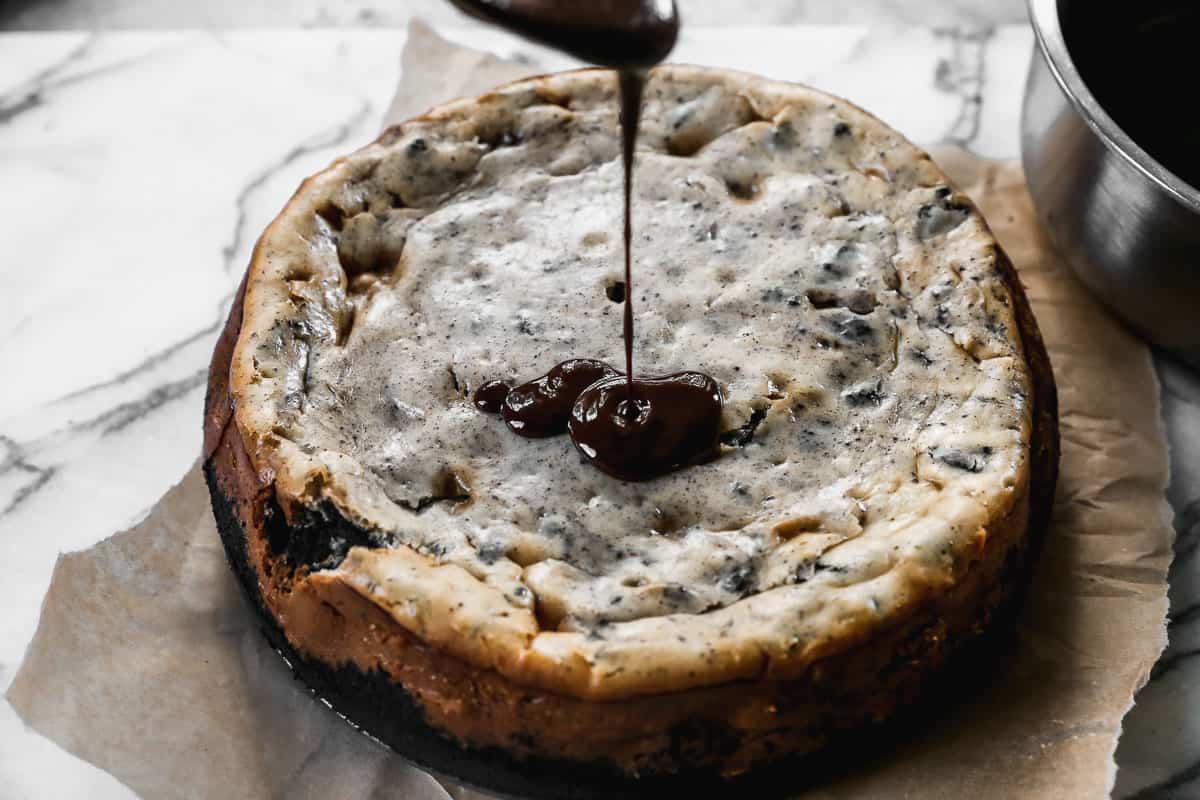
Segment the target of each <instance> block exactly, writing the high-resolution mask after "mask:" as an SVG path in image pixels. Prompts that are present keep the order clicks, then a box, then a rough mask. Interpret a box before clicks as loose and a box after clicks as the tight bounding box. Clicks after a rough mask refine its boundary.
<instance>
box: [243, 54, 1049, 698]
mask: <svg viewBox="0 0 1200 800" xmlns="http://www.w3.org/2000/svg"><path fill="white" fill-rule="evenodd" d="M614 88H615V81H614V80H613V79H612V78H611V76H610V75H609V74H606V73H602V72H590V73H577V74H574V75H569V76H558V77H555V78H550V79H544V80H541V81H536V82H527V83H523V84H517V85H515V86H513V87H510V88H507V89H504V90H501V91H500V92H498V93H497V94H495V95H490V96H487V97H485V98H483V99H481V100H479V101H477V102H475V101H466V102H462V103H459V104H457V105H453V106H450V107H447V108H444V109H442V110H440V111H438V112H435V113H434V114H432V115H431V116H429V117H426V118H423V119H421V120H417V121H415V122H413V123H409V124H407V125H405V126H404V127H403V128H401V129H399V130H396V131H395V132H394V133H393V134H392V135H391V136H390V137H385V140H384V142H383V143H380V144H377V145H373V146H371V147H368V148H366V149H364V150H362V151H360V152H359V153H357V154H355V155H353V156H351V157H350V158H349V159H347V160H346V161H343V162H341V163H340V164H339V165H336V166H335V167H334V168H333V169H332V170H330V171H329V172H326V173H323V174H322V175H321V176H318V177H317V178H315V179H313V181H311V182H310V183H309V184H307V185H306V187H305V188H303V189H302V190H301V192H300V193H299V194H298V195H297V198H296V199H295V200H294V201H293V203H292V204H291V205H290V206H289V209H288V210H287V211H286V212H285V214H284V215H283V216H282V217H281V218H280V221H279V222H277V223H276V224H275V225H273V226H272V228H271V229H270V230H269V231H268V232H267V234H266V235H265V236H264V238H263V240H262V242H260V246H259V250H258V252H257V253H256V259H255V268H254V270H253V271H252V273H251V277H250V283H249V285H248V293H247V312H246V317H245V320H244V327H245V330H244V332H243V336H242V339H241V340H240V343H239V347H238V352H237V355H236V356H235V365H234V373H235V381H234V395H235V399H236V402H237V407H238V412H237V413H238V422H239V426H240V427H241V429H242V431H243V434H244V436H246V438H247V441H249V442H252V443H253V446H252V447H251V457H252V459H254V461H255V464H256V466H257V467H258V468H259V469H260V470H262V469H268V470H271V471H273V472H274V473H275V474H276V476H277V479H276V485H277V489H278V490H279V491H280V492H281V493H282V494H283V495H284V497H285V498H286V497H288V496H289V495H290V496H291V498H292V499H294V500H296V501H298V502H299V504H300V505H302V506H315V505H317V504H319V503H321V502H326V501H327V502H331V503H333V504H334V505H335V506H336V507H337V508H338V509H339V510H340V511H341V512H342V513H343V514H344V515H345V516H347V517H348V518H349V519H351V520H353V521H355V522H357V523H359V524H361V525H363V526H365V527H369V528H371V529H374V530H377V531H378V532H380V534H381V541H385V542H387V543H388V546H387V547H386V548H383V549H376V550H371V551H368V550H365V549H363V548H354V549H352V550H350V556H349V558H347V559H346V560H345V561H344V562H343V563H341V564H340V565H339V566H337V567H335V568H333V570H332V572H333V573H334V574H337V575H338V576H340V578H341V579H343V580H345V581H346V582H347V583H349V584H350V585H352V586H354V587H355V588H356V589H357V590H359V591H360V592H362V593H363V594H364V595H366V596H368V597H370V598H372V599H374V600H375V601H376V602H378V603H379V604H380V605H382V606H384V607H386V608H389V609H391V612H392V613H393V616H395V617H396V618H397V619H400V620H401V622H402V624H405V623H404V619H408V620H409V622H408V624H406V627H408V628H409V629H410V630H413V631H414V632H417V633H418V634H419V635H427V636H428V637H429V638H430V639H431V640H433V641H434V642H435V643H441V644H446V645H447V646H450V647H451V648H452V649H454V648H455V647H457V648H458V649H459V650H460V651H467V652H469V653H471V654H474V656H477V658H476V659H475V660H476V661H477V663H485V662H486V663H488V664H492V665H500V666H501V667H502V668H504V665H508V667H507V668H510V669H512V670H525V669H529V670H534V671H536V670H537V669H538V667H537V664H536V663H535V664H531V663H526V662H528V661H529V659H526V658H524V657H523V656H522V655H521V654H522V653H527V652H534V653H536V654H538V656H539V658H541V657H544V658H546V659H548V660H549V662H551V663H554V664H557V665H558V666H560V667H562V666H563V664H565V663H567V661H569V660H570V658H573V657H574V656H577V655H579V654H582V656H581V657H582V658H583V660H584V661H585V662H586V663H587V665H588V667H587V669H590V670H591V673H590V678H588V680H590V681H592V682H593V683H595V682H596V681H598V680H601V679H608V678H609V677H612V676H610V675H609V673H610V672H612V670H615V669H618V668H620V669H622V670H626V669H628V671H629V672H631V673H632V672H635V670H634V669H633V668H632V667H630V664H631V663H632V661H630V659H634V660H638V664H639V666H638V670H640V673H639V674H640V675H641V677H638V675H631V676H628V680H631V681H635V682H636V681H638V680H643V679H645V676H646V675H647V674H648V671H653V670H656V669H660V671H661V670H665V671H666V672H671V670H672V669H673V668H674V667H672V666H671V665H673V664H676V663H678V664H680V665H682V666H679V669H680V670H684V669H691V670H692V671H693V672H694V671H695V670H696V668H697V667H696V665H697V664H702V665H703V664H708V665H713V664H714V663H715V661H720V660H721V659H722V658H733V659H739V658H742V659H749V660H755V659H758V660H759V661H761V660H762V659H766V660H768V661H771V660H772V659H776V658H784V657H786V656H787V655H788V654H790V653H792V652H793V651H794V650H796V649H797V648H799V649H801V650H803V649H804V648H806V647H809V648H819V641H820V640H821V639H822V637H825V636H827V635H828V634H829V633H830V632H831V631H832V630H834V629H835V628H836V627H837V626H838V625H840V624H850V622H851V621H853V622H854V624H856V625H861V624H863V623H862V620H863V619H867V618H870V619H878V620H884V619H886V618H887V617H888V615H889V614H892V613H899V611H900V610H901V609H903V608H905V607H907V604H909V603H911V602H912V599H913V595H914V594H915V593H919V592H920V591H921V588H920V587H925V588H926V589H928V587H936V586H939V585H945V584H948V583H952V582H953V581H954V580H955V579H956V577H957V576H959V575H961V574H962V572H963V570H965V569H966V568H967V566H969V563H970V561H971V557H972V553H974V552H977V550H978V548H979V547H980V546H981V545H980V542H981V538H980V537H985V536H986V532H987V527H988V525H989V524H990V522H991V521H992V520H995V519H998V518H1001V517H1003V516H1005V515H1006V514H1008V513H1009V511H1010V510H1011V509H1012V505H1013V502H1014V497H1015V496H1016V494H1017V492H1018V491H1019V490H1020V488H1021V487H1022V485H1023V482H1024V481H1026V480H1027V479H1028V476H1027V461H1028V442H1029V435H1030V421H1029V409H1028V408H1027V405H1026V397H1027V396H1028V394H1029V376H1028V370H1027V367H1026V365H1025V363H1024V360H1023V356H1022V353H1021V348H1020V344H1019V334H1018V331H1017V328H1016V323H1015V322H1014V319H1013V314H1012V309H1011V297H1010V295H1009V292H1008V290H1007V288H1006V287H1005V285H1004V282H1003V279H1002V277H1001V275H1000V273H999V271H998V270H999V266H998V263H997V258H998V256H997V252H996V248H995V243H994V240H993V239H992V237H991V235H990V233H989V232H988V231H987V229H986V226H985V225H984V223H983V221H982V219H981V218H980V217H979V215H978V213H977V212H976V211H975V210H974V209H973V208H971V207H970V205H969V204H968V203H967V202H966V201H965V200H964V199H963V198H961V197H959V196H958V195H956V194H955V193H954V192H953V191H952V190H951V189H949V188H948V187H946V186H945V185H944V179H943V178H942V176H941V175H940V173H939V172H938V171H937V169H936V168H935V167H934V166H933V165H932V164H931V162H929V161H928V159H927V157H926V156H924V154H923V153H921V152H920V151H918V150H917V149H916V148H913V147H912V146H911V145H909V144H907V143H906V142H904V141H903V139H901V137H899V136H898V135H897V134H895V133H894V132H892V131H891V130H889V129H887V128H886V127H885V126H883V125H882V124H880V123H879V122H878V121H876V120H874V119H873V118H871V117H869V116H867V115H866V114H864V113H862V112H861V111H859V110H857V109H855V108H854V107H852V106H850V105H849V104H847V103H844V102H843V101H839V100H835V99H833V98H830V97H828V96H825V95H822V94H820V93H817V92H814V91H812V90H809V89H805V88H802V87H796V86H790V85H783V84H772V83H768V82H765V81H760V80H757V79H752V78H748V77H745V76H737V75H731V74H730V73H720V72H713V71H706V70H699V69H691V68H674V67H672V68H664V69H660V70H657V71H655V72H654V73H652V79H651V81H650V83H649V85H648V87H647V91H646V107H645V111H644V114H643V127H642V136H641V140H640V149H639V152H638V170H637V173H636V184H635V187H634V192H635V215H636V217H635V218H636V220H637V226H636V234H637V235H636V240H635V243H634V253H635V256H634V257H635V259H636V261H637V265H638V267H637V268H638V272H637V285H636V295H635V300H636V301H637V302H636V304H635V309H636V311H637V313H638V319H637V325H636V330H637V339H636V343H635V347H636V352H637V359H638V370H639V372H640V373H642V374H666V373H670V372H677V371H681V370H686V369H695V370H700V371H703V372H704V373H707V374H708V375H711V376H713V377H714V378H715V379H716V380H717V381H718V382H719V384H720V386H721V390H722V392H723V394H724V397H725V411H724V418H723V420H722V428H723V430H724V431H725V434H724V435H723V436H722V441H723V442H724V444H723V446H722V448H721V453H720V455H719V456H718V457H717V458H716V459H714V460H713V461H711V462H709V463H706V464H702V465H698V466H692V467H688V468H686V469H684V470H681V471H678V472H675V473H671V474H668V475H665V476H662V477H660V478H657V479H654V480H651V481H648V482H645V483H625V482H622V481H618V480H615V479H613V478H611V477H609V476H607V475H604V474H603V473H601V472H599V471H597V470H596V469H594V468H592V467H589V466H587V465H586V464H584V463H583V462H582V461H581V459H580V457H579V455H578V453H577V452H576V451H575V449H574V447H573V446H572V445H571V443H570V441H569V440H567V439H566V438H565V437H557V438H551V439H542V440H530V439H522V438H519V437H515V436H512V435H511V434H510V433H509V432H508V431H507V430H505V428H504V425H503V423H502V422H501V421H500V420H499V419H498V418H497V417H494V416H491V415H488V414H484V413H481V412H480V411H479V410H478V409H477V408H475V406H474V404H473V403H472V401H471V394H472V393H473V392H474V391H475V389H476V388H478V387H479V386H480V385H481V384H483V383H484V382H485V381H488V380H491V379H496V378H502V379H506V380H509V381H511V382H513V383H521V382H523V381H525V380H528V379H530V378H533V377H535V376H537V375H540V374H543V373H545V372H546V371H547V370H549V369H550V368H551V367H553V366H554V365H555V364H557V363H559V362H561V361H564V360H566V359H568V358H595V359H601V360H604V361H607V362H608V363H609V364H613V365H618V364H621V363H623V362H622V344H621V339H620V330H621V320H620V315H621V306H620V303H619V302H617V301H615V300H614V298H616V297H619V292H620V291H621V290H622V288H621V285H620V281H621V255H620V218H619V215H620V208H621V206H620V198H621V193H620V187H621V183H620V181H621V169H620V163H619V156H618V146H619V132H618V128H617V121H616V114H615V103H614V101H613V92H614ZM455 603H458V604H459V605H458V606H457V607H456V606H455ZM464 604H465V605H464ZM503 609H510V610H511V611H512V616H511V617H510V618H507V621H505V622H504V623H503V624H500V623H495V625H496V628H495V630H494V632H493V633H490V634H489V635H494V639H495V641H494V642H492V643H491V644H488V643H484V644H482V645H480V644H478V643H474V644H469V645H468V644H463V643H462V642H461V641H460V640H462V639H465V638H467V637H468V636H469V633H468V632H469V631H471V630H474V629H475V628H473V626H478V625H481V624H484V623H485V622H487V621H488V620H495V619H496V618H497V616H496V615H497V614H499V613H504V612H502V610H503ZM402 618H403V619H402ZM487 624H493V623H490V622H488V623H487ZM552 631H559V632H567V633H572V635H570V636H565V637H560V638H554V637H548V636H547V632H552ZM671 637H674V638H677V639H679V643H676V644H672V643H666V642H664V638H671ZM456 643H457V644H456ZM480 648H482V651H484V652H482V654H480V652H477V651H480ZM672 648H675V650H672ZM676 650H677V651H678V652H676ZM718 651H720V654H719V655H716V656H714V655H712V654H713V653H718ZM814 652H815V650H814ZM497 653H502V654H507V655H497ZM567 654H574V655H567ZM706 654H708V655H706ZM739 654H740V655H739ZM747 654H751V655H747ZM474 656H472V657H474ZM706 659H707V660H706ZM535 661H536V659H535ZM598 665H604V670H603V671H602V672H599V671H597V670H598V669H599V668H600V667H599V666H598ZM689 665H690V666H689ZM727 666H728V665H726V666H720V665H715V666H712V670H713V676H715V677H720V676H721V675H728V674H729V669H733V668H732V667H729V668H728V669H727V668H726V667H727ZM704 668H707V667H701V670H702V669H704ZM756 669H757V668H756ZM735 671H736V670H735ZM699 682H705V681H704V680H700V681H699Z"/></svg>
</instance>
